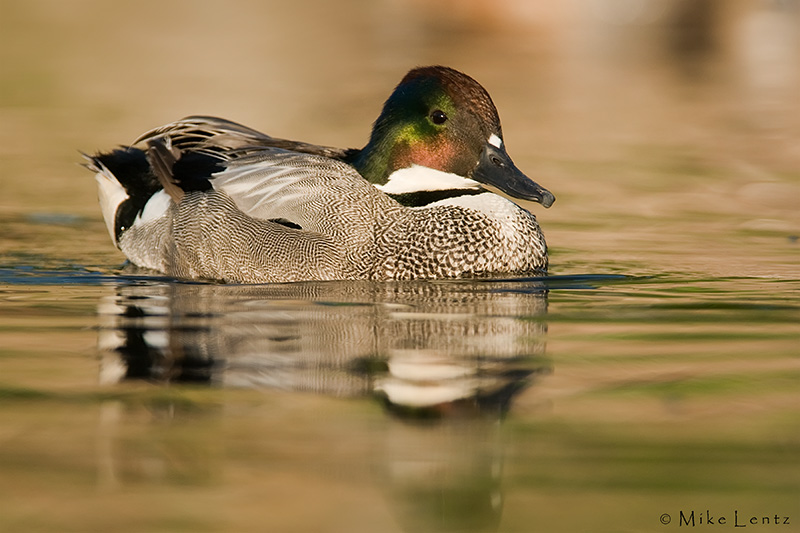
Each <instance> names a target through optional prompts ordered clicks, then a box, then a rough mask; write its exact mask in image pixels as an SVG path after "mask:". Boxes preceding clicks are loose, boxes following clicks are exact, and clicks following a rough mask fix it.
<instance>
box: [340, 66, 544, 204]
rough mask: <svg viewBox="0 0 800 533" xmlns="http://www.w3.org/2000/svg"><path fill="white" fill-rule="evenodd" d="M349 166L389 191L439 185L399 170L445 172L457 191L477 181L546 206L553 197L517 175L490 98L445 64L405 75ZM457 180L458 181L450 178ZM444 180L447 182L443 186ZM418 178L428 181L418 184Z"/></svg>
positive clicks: (527, 179)
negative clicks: (368, 138) (389, 189)
mask: <svg viewBox="0 0 800 533" xmlns="http://www.w3.org/2000/svg"><path fill="white" fill-rule="evenodd" d="M352 162H353V165H354V166H355V167H356V168H357V169H358V171H359V172H360V173H361V175H362V176H364V177H365V178H366V179H368V180H369V181H370V182H372V183H374V184H376V185H378V186H383V187H389V185H387V184H388V183H389V182H396V181H398V180H400V181H403V183H393V184H392V187H393V188H394V189H393V190H402V189H403V188H406V189H408V190H409V191H412V190H425V189H426V187H428V186H430V187H434V188H441V187H442V185H441V184H436V183H432V182H434V181H437V180H436V179H430V176H433V175H434V174H433V173H429V174H428V175H426V176H425V178H424V180H420V179H419V173H416V174H415V175H416V179H414V180H409V176H410V175H411V173H409V172H404V173H400V174H396V173H397V172H398V171H402V170H405V169H416V168H422V169H432V170H434V171H439V172H440V173H446V174H449V175H451V178H447V179H450V180H451V182H452V183H453V184H452V185H448V186H452V187H455V188H463V189H478V188H480V185H479V184H480V183H483V184H487V185H491V186H494V187H497V188H498V189H500V190H501V191H503V192H505V193H506V194H508V195H510V196H513V197H516V198H522V199H525V200H534V201H538V202H540V203H542V205H544V206H545V207H549V206H550V204H552V203H553V200H554V198H553V195H552V194H550V193H549V192H548V191H546V190H545V189H543V188H542V187H540V186H539V185H537V184H536V183H534V182H533V181H531V180H530V179H529V178H528V177H527V176H525V175H524V174H523V173H522V172H520V171H519V170H518V169H517V168H516V166H514V163H513V162H512V161H511V158H510V157H509V156H508V154H507V153H506V151H505V147H504V145H503V133H502V129H501V127H500V117H499V116H498V114H497V109H496V108H495V106H494V103H493V102H492V99H491V97H490V96H489V93H488V92H486V89H484V88H483V87H482V86H481V85H480V84H479V83H478V82H476V81H475V80H474V79H472V78H470V77H469V76H467V75H466V74H463V73H461V72H458V71H457V70H453V69H451V68H448V67H441V66H433V67H421V68H417V69H414V70H412V71H410V72H409V73H408V74H406V76H405V77H404V78H403V79H402V81H401V82H400V84H399V85H398V86H397V87H396V88H395V90H394V92H393V93H392V95H391V96H390V97H389V99H388V100H386V103H385V104H384V106H383V111H382V112H381V114H380V116H379V117H378V119H377V120H376V121H375V124H374V126H373V130H372V136H371V138H370V141H369V143H368V144H367V146H366V147H364V149H363V150H361V151H360V152H358V154H357V155H356V156H355V158H354V159H353V161H352ZM456 177H460V178H461V181H462V182H463V183H457V182H456V181H453V179H454V178H456ZM447 179H445V181H447ZM421 181H426V182H428V183H427V184H426V183H423V182H421Z"/></svg>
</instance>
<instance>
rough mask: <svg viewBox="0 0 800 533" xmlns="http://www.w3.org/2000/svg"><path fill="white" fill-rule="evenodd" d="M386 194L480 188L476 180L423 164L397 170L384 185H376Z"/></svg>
mask: <svg viewBox="0 0 800 533" xmlns="http://www.w3.org/2000/svg"><path fill="white" fill-rule="evenodd" d="M375 187H377V188H378V189H380V190H381V191H383V192H385V193H386V194H407V193H413V192H419V191H446V190H450V189H480V188H481V184H480V183H478V182H477V181H475V180H471V179H469V178H465V177H463V176H459V175H458V174H452V173H450V172H442V171H441V170H436V169H433V168H429V167H423V166H421V165H411V166H410V167H408V168H401V169H399V170H395V171H394V172H392V173H391V175H389V181H387V182H386V183H385V184H384V185H375Z"/></svg>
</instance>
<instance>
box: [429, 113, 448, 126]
mask: <svg viewBox="0 0 800 533" xmlns="http://www.w3.org/2000/svg"><path fill="white" fill-rule="evenodd" d="M431 121H432V122H433V123H434V124H436V125H441V124H444V123H445V122H447V115H445V114H444V111H442V110H441V109H437V110H435V111H434V112H433V113H431Z"/></svg>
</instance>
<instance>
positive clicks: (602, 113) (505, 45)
mask: <svg viewBox="0 0 800 533" xmlns="http://www.w3.org/2000/svg"><path fill="white" fill-rule="evenodd" d="M0 63H1V64H2V69H0V163H2V171H0V173H2V174H1V175H2V181H3V189H4V192H3V195H2V197H0V213H5V214H13V213H16V214H20V213H30V212H35V213H41V214H44V215H45V217H44V219H45V220H50V219H52V218H53V215H57V216H56V218H58V216H61V215H64V214H67V215H69V216H79V217H85V218H86V219H88V220H91V221H97V220H99V218H100V215H99V210H98V209H97V204H96V200H95V191H94V182H93V180H92V179H91V176H90V175H89V174H88V173H86V171H85V170H83V169H81V168H80V167H79V166H78V165H77V163H78V162H80V157H79V155H78V150H81V151H85V152H93V151H95V150H98V149H108V148H111V147H114V146H116V145H118V144H125V143H129V142H131V141H132V140H133V139H135V138H136V137H137V136H138V135H139V134H140V133H142V132H144V131H146V130H148V129H150V128H152V127H155V126H157V125H161V124H164V123H167V122H170V121H173V120H176V119H178V118H181V117H183V116H185V115H189V114H210V115H219V116H223V117H226V118H229V119H232V120H235V121H239V122H242V123H245V124H247V125H249V126H251V127H254V128H256V129H260V130H262V131H264V132H266V133H269V134H271V135H275V136H279V137H286V138H290V139H300V140H305V141H309V142H314V143H320V144H327V145H334V146H347V147H350V146H356V147H360V146H363V145H364V144H365V143H366V140H367V138H368V135H369V131H370V126H371V123H372V121H373V120H374V119H375V118H376V117H377V115H378V112H379V111H380V108H381V105H382V103H383V100H384V99H385V98H386V97H387V96H388V94H389V93H390V92H391V90H392V89H393V87H394V86H395V85H396V84H397V82H398V81H399V80H400V78H401V77H402V76H403V74H404V73H405V72H406V71H407V70H409V69H410V68H412V67H414V66H418V65H425V64H444V65H449V66H452V67H454V68H457V69H460V70H462V71H464V72H466V73H468V74H470V75H471V76H473V77H474V78H476V79H477V80H478V81H479V82H481V83H482V84H483V85H484V86H485V87H486V88H487V90H488V91H489V92H490V94H491V95H492V97H493V98H494V101H495V104H496V105H497V107H498V109H499V112H500V117H501V120H502V122H503V127H504V133H505V138H506V144H507V146H508V147H509V152H510V154H511V155H512V157H513V158H514V159H515V161H516V162H517V164H518V166H520V168H522V169H523V170H524V171H525V172H526V173H528V174H529V175H530V176H532V177H533V178H534V179H536V180H537V181H539V182H540V183H541V184H543V185H544V186H545V187H547V188H549V189H550V190H551V191H553V192H554V194H555V195H556V197H557V199H558V201H557V203H556V204H555V206H554V207H553V208H552V209H550V210H543V209H541V208H540V206H536V207H534V208H533V209H534V211H535V213H536V214H537V216H538V217H539V218H540V221H541V222H542V224H543V227H544V230H545V234H546V235H547V237H548V241H549V243H550V246H551V248H552V250H553V253H554V260H553V262H552V263H553V268H554V270H555V271H556V273H559V272H561V273H563V272H569V271H571V270H572V269H575V268H582V269H584V270H585V268H586V267H587V266H589V267H596V266H597V265H601V264H603V263H604V262H611V263H613V262H614V261H615V260H618V259H623V260H636V259H637V258H638V255H637V254H638V252H637V250H638V249H640V248H642V247H643V246H650V245H651V243H652V242H653V239H654V238H655V239H657V241H658V242H659V246H660V248H661V250H662V251H663V256H660V257H658V258H657V261H659V262H660V263H661V264H662V265H663V266H664V267H665V268H667V269H675V268H678V269H683V268H695V269H701V270H703V271H707V272H711V273H722V272H726V271H727V272H737V271H738V272H741V271H743V270H752V269H761V270H763V271H764V272H765V273H769V272H774V271H780V272H783V271H785V269H786V268H787V262H788V263H793V264H791V265H789V266H791V267H792V268H793V267H794V266H795V265H796V260H797V257H798V253H797V246H793V247H791V246H790V245H791V244H792V243H794V242H795V240H796V236H797V234H798V233H800V225H799V224H800V142H798V141H799V140H800V109H799V108H800V98H798V95H799V94H800V1H798V0H565V1H561V2H543V1H531V0H492V1H486V0H434V1H431V0H341V1H337V2H322V1H312V0H297V1H293V2H264V1H247V0H231V1H230V2H225V3H213V2H190V1H169V2H162V1H158V2H155V1H148V0H143V1H137V2H131V3H117V2H102V1H97V0H74V1H70V2H61V1H57V0H29V1H16V0H3V2H2V14H0ZM750 245H752V246H750ZM8 246H9V244H8V243H6V244H5V245H4V247H6V248H7V247H8ZM109 246H110V243H109ZM650 247H651V248H652V246H650ZM0 250H2V248H0ZM112 253H115V252H114V251H113V250H112ZM559 254H561V255H559ZM787 254H789V255H788V256H787ZM117 257H121V256H117ZM650 259H652V257H651V258H648V259H647V260H646V261H645V262H647V263H651V266H652V262H651V261H650ZM584 260H585V261H586V263H583V261H584ZM608 268H613V266H609V267H608ZM726 269H727V270H726Z"/></svg>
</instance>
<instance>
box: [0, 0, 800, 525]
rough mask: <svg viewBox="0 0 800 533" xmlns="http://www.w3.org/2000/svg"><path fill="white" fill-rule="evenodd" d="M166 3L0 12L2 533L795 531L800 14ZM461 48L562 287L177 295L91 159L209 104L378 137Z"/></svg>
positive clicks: (522, 284) (283, 125) (270, 122)
mask: <svg viewBox="0 0 800 533" xmlns="http://www.w3.org/2000/svg"><path fill="white" fill-rule="evenodd" d="M140 4H141V6H140V9H139V10H137V11H126V12H125V13H120V12H119V10H120V9H121V8H120V7H118V6H117V7H111V6H109V5H107V4H106V3H102V2H94V1H86V2H80V3H74V4H70V7H69V8H67V7H65V6H67V5H68V4H62V3H60V2H47V1H44V0H37V1H33V2H25V3H23V2H10V3H9V4H8V6H4V15H3V17H2V18H0V25H2V28H0V50H3V52H2V54H4V55H3V64H4V69H3V70H2V71H0V81H2V83H0V141H2V142H0V163H2V167H0V168H2V169H3V170H2V171H0V183H2V185H3V188H4V194H3V196H2V198H0V479H2V480H3V482H2V483H0V531H13V532H20V531H25V532H28V531H31V532H34V531H48V532H49V531H59V532H60V531H81V532H83V531H98V532H100V531H103V532H105V531H120V532H126V531H130V532H139V531H154V532H158V531H164V532H176V531H209V532H222V531H225V532H227V531H236V532H246V531H259V532H261V531H281V532H293V531H296V532H301V531H330V532H340V531H341V532H345V531H346V532H358V531H364V532H375V531H382V532H383V531H386V532H393V531H415V532H416V531H503V532H529V531H598V532H602V531H610V532H611V531H662V532H668V531H680V530H682V529H684V528H685V529H703V530H709V531H711V530H714V531H723V530H729V529H733V530H737V529H739V530H740V528H737V526H742V525H744V526H746V527H747V528H748V529H747V530H746V531H768V530H769V531H800V525H799V524H800V504H798V502H800V394H799V393H798V390H799V389H800V388H799V386H800V358H798V354H800V327H799V326H798V324H800V275H798V273H799V272H800V268H798V266H800V245H798V241H797V235H798V234H800V218H798V217H800V174H798V171H797V169H798V168H800V157H799V156H800V154H798V152H797V142H796V140H797V139H798V138H800V124H799V123H798V117H800V112H798V111H800V110H798V108H797V106H798V101H797V98H796V94H798V89H800V87H799V86H798V85H800V71H798V65H800V57H798V52H797V50H798V48H797V46H796V43H797V42H798V40H800V36H798V33H797V29H796V28H798V27H800V25H798V24H796V22H797V20H798V19H797V17H798V16H800V9H798V6H797V5H796V3H792V2H780V3H758V2H740V3H722V2H689V3H681V2H673V3H671V4H670V3H659V2H652V3H649V4H636V3H635V2H628V3H625V2H618V3H614V2H610V1H609V2H590V3H580V2H564V3H559V5H561V6H567V7H561V8H550V9H546V8H544V7H541V8H533V7H531V5H532V4H529V3H515V2H506V3H501V2H498V3H497V5H494V4H493V9H492V10H491V11H490V13H491V14H490V15H487V14H486V12H485V11H484V10H483V8H481V7H480V5H481V4H480V3H474V4H472V3H471V4H469V6H470V7H464V8H463V9H461V10H454V9H450V8H441V7H436V6H440V5H443V4H435V3H415V2H393V3H392V2H386V3H384V2H358V1H348V2H340V3H335V5H336V6H337V9H336V10H331V9H330V8H328V7H319V6H317V9H322V10H323V11H324V12H322V13H318V15H319V16H315V17H308V16H306V15H303V16H301V15H302V14H303V13H306V14H307V13H308V8H309V5H306V3H304V2H297V3H292V4H291V5H283V4H278V5H275V6H268V7H264V6H262V5H261V4H260V3H249V2H239V3H235V4H236V7H237V9H232V8H231V9H230V10H229V9H228V7H225V8H224V9H225V15H226V16H224V17H223V16H221V12H220V11H219V10H214V9H211V8H206V7H195V8H193V9H191V10H184V9H181V8H180V6H179V4H177V3H176V4H166V5H162V4H160V3H159V4H158V5H157V6H156V4H154V3H153V4H151V3H149V2H144V3H140ZM137 5H139V4H137ZM326 5H327V4H326ZM331 5H334V4H331ZM637 5H638V6H639V7H636V6H637ZM645 5H646V6H650V7H642V6H645ZM691 5H694V6H701V7H700V8H697V7H695V11H692V9H690V8H689V7H687V6H691ZM226 6H227V4H226ZM526 6H527V7H526ZM569 6H571V7H572V8H575V9H569ZM604 6H605V7H604ZM614 6H616V9H612V8H613V7H614ZM626 6H627V7H626ZM680 6H682V7H680ZM730 6H735V7H730ZM704 10H705V11H704ZM155 12H158V13H159V16H158V17H154V16H153V13H155ZM681 16H683V17H688V18H686V19H680V17H681ZM276 20H281V21H283V22H282V23H281V24H276V23H275V21H276ZM676 20H683V22H682V23H680V24H678V23H677V22H676ZM109 21H116V23H115V24H110V23H109ZM300 21H302V23H301V22H300ZM388 21H391V23H389V22H388ZM687 21H688V22H687ZM284 22H285V23H284ZM212 28H213V30H214V32H216V34H217V35H223V36H225V37H226V38H225V39H219V40H217V41H215V46H214V47H212V49H209V48H208V47H201V46H200V43H201V42H202V43H206V44H207V41H203V40H201V39H200V37H199V36H202V35H204V34H205V32H208V31H211V29H212ZM342 28H348V29H351V30H352V31H342V30H341V29H342ZM286 42H293V43H295V47H294V53H293V54H292V57H286V56H285V54H270V53H267V52H265V51H268V50H279V49H284V47H285V43H286ZM319 43H325V44H324V48H325V50H326V53H331V54H334V53H335V54H337V57H340V58H342V60H341V61H337V62H333V61H320V60H319V51H320V47H321V46H322V45H320V44H319ZM201 49H202V50H204V51H205V52H204V53H202V54H201V53H199V52H198V50H201ZM498 51H503V53H502V54H500V53H499V52H498ZM348 57H351V58H352V60H346V59H345V58H348ZM145 58H146V59H145ZM175 58H181V61H177V62H176V59H175ZM231 58H236V60H233V59H231ZM221 62H226V69H225V70H224V75H222V74H221V73H220V72H219V71H218V70H216V69H213V68H209V65H218V64H221ZM439 62H440V63H446V64H451V65H453V66H455V67H458V68H461V69H463V70H465V71H467V72H468V73H470V74H472V75H474V76H475V77H476V78H477V79H478V80H480V81H481V82H483V83H484V84H485V85H486V86H487V88H488V89H489V91H490V92H491V93H492V95H493V97H494V99H495V102H496V103H497V105H498V108H499V111H500V115H501V117H502V119H503V125H504V133H505V140H506V144H507V145H508V146H509V151H510V153H511V155H512V157H513V158H514V159H515V162H516V163H517V164H518V166H520V168H522V169H523V170H525V171H527V172H528V173H529V174H530V175H531V176H532V177H534V178H535V179H536V180H537V181H538V182H539V183H541V184H542V185H543V186H545V187H548V189H550V190H552V191H553V192H554V194H555V195H556V197H557V198H558V200H557V202H556V203H555V205H554V206H553V207H552V208H551V209H550V210H546V211H545V210H543V209H541V208H540V207H539V206H534V207H533V208H532V209H533V210H534V212H535V213H536V214H537V216H538V217H539V219H540V222H541V223H542V227H543V229H544V231H545V234H546V236H547V238H548V242H549V244H550V246H551V265H552V268H551V275H550V276H548V277H545V278H533V279H496V280H480V281H469V280H461V281H441V282H420V283H385V284H374V283H301V284H285V285H266V286H237V285H220V284H213V283H189V282H185V281H180V280H172V279H168V278H163V277H159V276H153V275H152V274H148V273H145V272H137V271H135V270H132V269H131V268H130V267H125V266H123V258H122V257H121V255H120V254H119V253H118V252H116V250H114V248H113V246H112V245H111V243H110V241H109V239H108V235H107V233H106V229H105V225H104V223H103V222H102V220H101V219H100V214H99V209H98V208H97V204H96V200H95V192H94V184H93V183H92V180H91V177H90V176H89V175H88V174H87V173H86V172H85V170H83V169H81V168H80V167H78V166H77V164H76V163H79V161H80V158H79V156H78V155H77V153H76V150H77V149H82V150H85V151H91V150H93V149H94V148H95V147H104V148H106V147H112V146H114V145H115V144H117V143H120V142H125V141H126V140H130V139H133V138H135V137H136V135H138V134H139V133H141V132H142V131H145V130H147V129H149V128H150V127H152V126H155V125H157V124H161V123H164V122H167V121H170V120H173V119H176V118H179V117H180V116H183V115H187V114H191V113H206V114H219V115H222V116H227V117H230V118H233V119H236V120H240V121H243V122H245V123H247V124H249V125H252V126H255V127H257V128H262V129H265V130H267V131H268V132H270V133H274V134H276V135H280V136H285V137H289V138H298V139H306V140H310V141H314V142H320V143H323V144H331V145H350V146H356V145H360V144H363V141H364V140H365V136H366V133H367V132H366V128H367V126H368V124H369V123H370V121H371V120H373V119H374V115H375V114H376V113H377V110H378V108H379V106H380V102H381V101H382V99H383V98H385V96H386V94H385V93H386V91H387V90H388V89H389V88H390V87H391V86H392V85H393V84H395V83H396V82H397V81H398V78H399V76H400V75H401V74H402V72H403V71H405V70H406V69H407V68H410V67H411V66H413V65H416V64H423V63H439ZM311 66H313V68H311ZM231 80H235V81H231ZM786 517H788V522H789V523H788V524H785V523H784V522H785V521H786V520H787V518H786ZM734 528H735V529H734Z"/></svg>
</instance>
